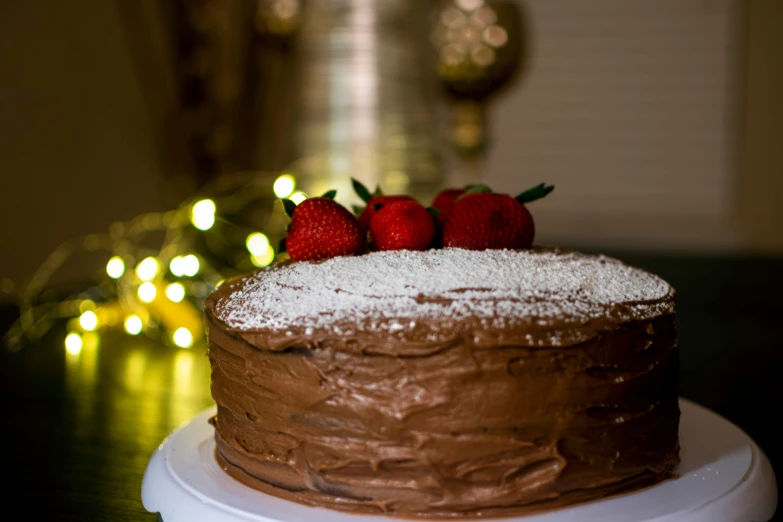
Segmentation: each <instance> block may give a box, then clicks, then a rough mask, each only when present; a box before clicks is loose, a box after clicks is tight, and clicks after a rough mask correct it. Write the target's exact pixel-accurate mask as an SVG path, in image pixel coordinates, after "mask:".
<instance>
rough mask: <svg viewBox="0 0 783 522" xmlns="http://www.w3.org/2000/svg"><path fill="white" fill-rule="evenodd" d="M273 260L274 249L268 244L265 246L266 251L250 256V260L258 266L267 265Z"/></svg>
mask: <svg viewBox="0 0 783 522" xmlns="http://www.w3.org/2000/svg"><path fill="white" fill-rule="evenodd" d="M274 260H275V250H274V249H273V248H272V247H270V246H267V249H266V252H263V253H261V254H259V255H253V256H250V262H251V263H253V265H254V266H257V267H258V268H263V267H265V266H269V265H270V264H271V263H272V261H274Z"/></svg>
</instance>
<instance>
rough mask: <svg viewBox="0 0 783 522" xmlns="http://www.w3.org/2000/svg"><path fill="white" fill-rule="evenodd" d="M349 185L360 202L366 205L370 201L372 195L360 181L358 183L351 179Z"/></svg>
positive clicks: (356, 180)
mask: <svg viewBox="0 0 783 522" xmlns="http://www.w3.org/2000/svg"><path fill="white" fill-rule="evenodd" d="M351 184H353V190H354V192H356V195H357V196H359V197H360V198H361V200H362V201H364V202H365V203H367V202H368V201H370V200H371V199H372V194H370V190H369V189H368V188H367V187H365V186H364V185H363V184H362V182H361V181H359V180H358V179H356V178H351Z"/></svg>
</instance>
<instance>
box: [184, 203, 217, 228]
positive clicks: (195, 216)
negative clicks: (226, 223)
mask: <svg viewBox="0 0 783 522" xmlns="http://www.w3.org/2000/svg"><path fill="white" fill-rule="evenodd" d="M215 210H217V209H216V207H215V202H214V201H212V200H211V199H202V200H201V201H198V202H196V203H195V204H194V205H193V208H192V209H191V211H190V222H191V223H193V226H194V227H196V228H197V229H199V230H209V229H210V228H212V225H214V224H215Z"/></svg>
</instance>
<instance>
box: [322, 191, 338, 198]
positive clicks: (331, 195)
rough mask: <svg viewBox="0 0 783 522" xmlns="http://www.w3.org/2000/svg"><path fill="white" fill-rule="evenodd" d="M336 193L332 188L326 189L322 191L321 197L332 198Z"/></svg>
mask: <svg viewBox="0 0 783 522" xmlns="http://www.w3.org/2000/svg"><path fill="white" fill-rule="evenodd" d="M336 195H337V191H336V190H334V189H332V190H328V191H326V192H324V193H323V195H322V196H321V197H322V198H327V199H334V197H335V196H336Z"/></svg>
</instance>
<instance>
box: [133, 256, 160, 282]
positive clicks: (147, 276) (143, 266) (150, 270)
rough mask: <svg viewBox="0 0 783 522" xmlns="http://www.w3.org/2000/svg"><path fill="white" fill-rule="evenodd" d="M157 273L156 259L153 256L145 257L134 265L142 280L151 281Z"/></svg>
mask: <svg viewBox="0 0 783 522" xmlns="http://www.w3.org/2000/svg"><path fill="white" fill-rule="evenodd" d="M157 273H158V260H157V259H155V258H154V257H147V258H145V259H143V260H142V261H141V263H139V264H138V265H137V266H136V275H137V276H139V279H141V280H142V281H151V280H152V279H153V278H154V277H155V274H157Z"/></svg>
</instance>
